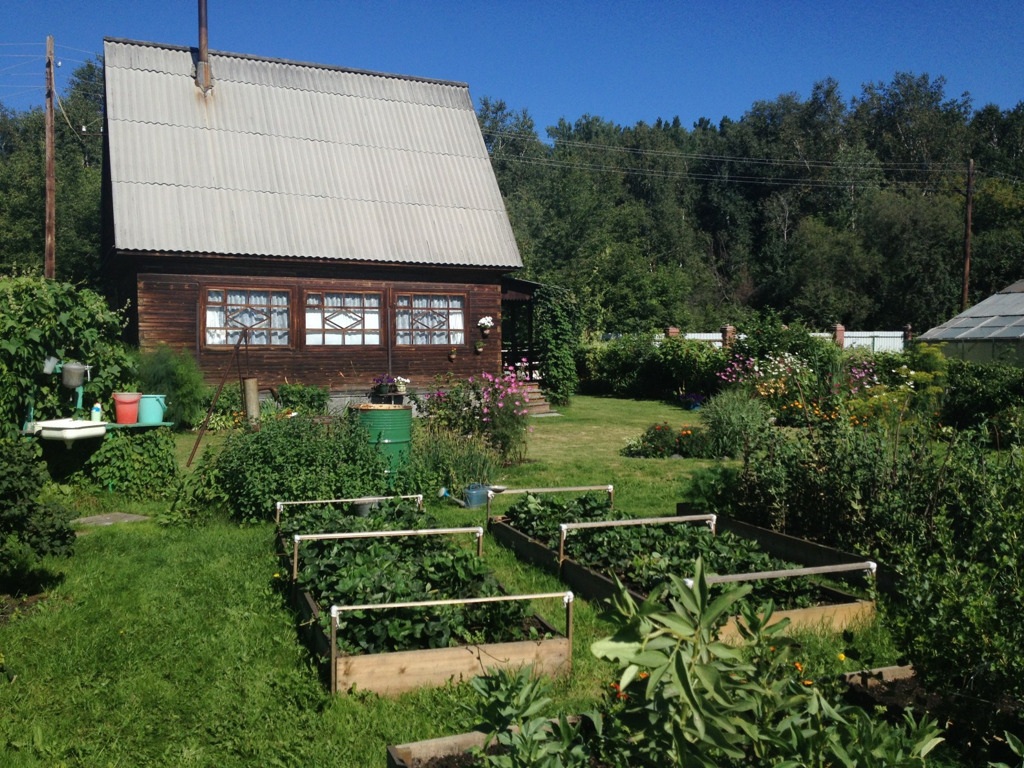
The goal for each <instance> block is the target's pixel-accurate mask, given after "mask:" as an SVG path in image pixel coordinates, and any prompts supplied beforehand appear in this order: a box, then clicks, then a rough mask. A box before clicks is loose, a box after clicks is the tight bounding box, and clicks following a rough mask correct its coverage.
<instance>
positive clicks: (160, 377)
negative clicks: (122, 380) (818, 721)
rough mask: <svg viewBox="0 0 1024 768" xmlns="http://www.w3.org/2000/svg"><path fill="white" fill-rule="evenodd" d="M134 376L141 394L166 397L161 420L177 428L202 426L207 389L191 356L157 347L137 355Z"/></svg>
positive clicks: (167, 348)
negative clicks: (165, 408)
mask: <svg viewBox="0 0 1024 768" xmlns="http://www.w3.org/2000/svg"><path fill="white" fill-rule="evenodd" d="M138 373H139V383H140V385H141V387H142V391H143V392H145V393H147V394H165V395H167V400H166V402H167V411H166V413H165V418H164V420H165V421H170V422H173V423H174V424H175V425H177V426H179V427H196V426H199V425H200V424H202V423H203V418H204V417H205V416H206V407H205V404H206V403H207V402H208V397H209V390H210V387H209V386H207V384H206V383H205V382H204V381H203V374H202V371H200V370H199V365H198V364H197V363H196V359H195V357H193V356H192V355H191V354H189V353H187V352H180V351H175V350H173V349H171V348H170V347H168V346H167V345H165V344H161V345H159V346H158V347H156V348H155V349H151V350H143V351H142V352H141V353H140V354H139V356H138Z"/></svg>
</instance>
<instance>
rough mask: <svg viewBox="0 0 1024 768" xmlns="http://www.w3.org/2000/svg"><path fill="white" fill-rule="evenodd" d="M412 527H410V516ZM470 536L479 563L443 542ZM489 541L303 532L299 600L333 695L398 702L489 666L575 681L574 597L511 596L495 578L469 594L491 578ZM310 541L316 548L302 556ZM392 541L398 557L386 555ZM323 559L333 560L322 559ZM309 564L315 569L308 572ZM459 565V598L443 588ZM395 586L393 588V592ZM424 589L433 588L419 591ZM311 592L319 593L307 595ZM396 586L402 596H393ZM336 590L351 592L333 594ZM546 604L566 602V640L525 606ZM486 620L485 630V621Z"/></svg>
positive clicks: (296, 560)
mask: <svg viewBox="0 0 1024 768" xmlns="http://www.w3.org/2000/svg"><path fill="white" fill-rule="evenodd" d="M317 514H318V513H316V512H315V511H313V510H310V513H309V516H310V518H311V519H313V520H316V519H317ZM362 521H365V522H355V521H351V519H350V522H353V523H354V524H355V525H357V526H358V525H364V526H365V525H373V524H374V523H375V522H377V520H376V519H373V518H371V519H366V518H362ZM403 521H404V522H409V518H408V517H406V518H403ZM469 533H471V534H474V535H476V537H477V547H476V553H475V557H474V556H473V555H472V554H471V553H470V552H469V551H468V550H465V549H462V548H458V547H454V546H451V547H446V546H441V545H440V544H438V543H437V542H438V540H439V538H440V537H441V536H447V535H456V534H469ZM482 534H483V530H482V529H481V528H449V529H397V530H396V529H391V530H354V531H353V530H350V531H340V532H333V533H319V534H310V533H303V534H293V536H292V546H291V547H289V549H291V550H292V552H291V554H292V562H291V564H290V565H291V575H292V582H293V589H292V597H293V600H294V603H295V605H296V607H297V610H298V612H299V614H300V626H301V627H302V633H303V635H304V639H305V641H306V643H307V644H308V645H309V647H310V648H311V649H312V650H313V652H314V653H315V655H316V656H317V658H318V659H319V660H320V662H321V672H322V675H323V678H324V680H325V682H326V683H327V685H328V687H329V689H330V691H331V692H332V693H337V692H344V691H349V690H352V689H358V690H370V691H374V692H377V693H380V694H388V695H394V694H398V693H401V692H403V691H407V690H411V689H414V688H419V687H421V686H427V685H443V684H445V683H447V682H449V681H454V682H459V681H461V680H465V679H468V678H471V677H475V676H476V675H480V674H484V673H485V672H486V670H487V669H489V668H502V667H515V668H518V667H521V666H526V665H532V666H533V667H534V669H536V670H537V671H538V673H540V674H545V675H550V676H560V675H567V674H569V672H570V671H571V649H572V601H573V595H572V593H571V592H557V593H545V594H534V595H507V594H504V593H503V592H502V591H501V590H500V587H499V585H497V582H494V581H493V577H487V576H485V578H484V581H482V582H480V584H481V588H483V592H482V593H480V594H478V595H473V594H467V592H470V591H471V590H473V589H474V586H473V585H474V584H476V581H475V579H477V578H478V577H480V576H481V575H483V574H485V571H484V570H483V569H482V567H481V566H480V564H479V563H480V561H479V558H480V556H481V555H482ZM409 541H421V542H429V543H425V544H423V545H417V544H413V545H409V544H408V543H406V544H405V545H404V549H403V545H402V544H401V542H409ZM360 542H362V544H360ZM382 542H386V544H382ZM303 543H306V544H307V550H306V551H305V552H304V553H303V557H301V558H300V545H301V544H303ZM391 543H394V547H395V548H394V549H393V550H391V549H387V548H386V547H388V546H390V544H391ZM363 546H365V547H376V549H374V550H372V552H371V551H369V550H368V552H367V553H363V554H366V556H365V557H364V556H363V554H361V553H360V548H361V547H363ZM318 553H320V554H322V555H324V556H325V557H326V558H327V559H324V560H317V557H318ZM403 553H404V554H403ZM415 553H421V554H423V558H422V560H418V559H416V557H415ZM410 554H412V556H410ZM332 558H333V559H332ZM348 558H351V568H349V565H350V561H349V559H348ZM300 559H302V560H303V565H304V567H308V570H307V571H301V570H300ZM381 562H390V563H392V564H398V563H411V566H410V572H409V574H395V575H394V578H391V575H392V574H393V572H394V571H395V565H393V567H392V568H389V569H385V570H382V569H381V568H380V563H381ZM420 566H422V568H423V569H424V570H425V571H429V573H427V574H425V575H423V576H422V578H421V577H420V575H419V574H417V573H416V568H417V567H420ZM449 566H450V568H451V569H452V570H453V572H454V575H453V579H454V580H453V581H451V582H450V585H449V586H450V588H452V589H454V593H452V594H448V593H447V592H446V587H445V584H444V583H441V584H438V582H439V581H440V582H444V571H445V569H446V568H447V567H449ZM349 571H351V573H349ZM364 575H369V576H370V579H369V580H368V581H366V582H365V584H366V586H365V587H364V586H362V585H363V583H364V582H363V581H360V579H361V578H362V577H363V576H364ZM403 576H406V578H403ZM373 577H377V580H376V581H374V578H373ZM389 580H390V581H391V582H393V583H392V584H390V585H389V583H388V582H389ZM420 581H422V582H423V584H424V585H425V586H424V587H422V590H421V591H420V592H417V590H418V589H420V587H419V586H418V583H419V582H420ZM414 583H415V584H414ZM307 586H309V587H311V588H309V589H307V588H304V587H307ZM389 586H390V587H391V588H393V591H390V592H389V591H387V589H386V588H387V587H389ZM313 587H315V588H313ZM382 588H385V589H384V592H383V595H384V596H383V598H382V599H381V598H380V597H379V596H380V595H381V594H382V592H381V589H382ZM333 589H341V590H342V591H341V592H340V593H332V590H333ZM360 597H362V598H363V599H360ZM409 598H413V599H409ZM435 598H436V599H435ZM541 599H561V600H562V601H563V603H564V606H565V626H566V629H565V633H564V634H563V633H560V632H558V631H557V630H556V629H555V628H554V627H552V626H551V625H550V624H548V623H547V622H545V621H544V620H543V619H541V618H539V617H536V616H528V615H527V614H526V611H525V604H526V603H529V602H530V601H532V600H541ZM373 600H376V602H371V601H373ZM481 620H482V621H484V622H485V623H484V624H482V625H481V624H478V623H475V622H479V621H481ZM452 621H454V623H452V624H446V622H452ZM504 638H508V639H507V640H506V639H504ZM467 639H468V640H469V641H467Z"/></svg>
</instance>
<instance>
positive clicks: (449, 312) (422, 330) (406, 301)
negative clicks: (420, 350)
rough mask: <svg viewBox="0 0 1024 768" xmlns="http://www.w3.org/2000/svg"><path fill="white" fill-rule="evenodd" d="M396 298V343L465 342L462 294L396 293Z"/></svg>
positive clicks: (446, 343)
mask: <svg viewBox="0 0 1024 768" xmlns="http://www.w3.org/2000/svg"><path fill="white" fill-rule="evenodd" d="M396 299H397V301H396V304H397V308H396V309H395V328H396V334H395V340H396V341H397V343H399V344H412V345H415V346H419V345H424V344H444V345H448V344H463V343H464V342H465V338H466V333H465V327H466V326H465V322H464V315H465V309H464V308H465V305H466V297H465V296H449V295H444V294H437V293H414V294H399V295H398V296H397V297H396Z"/></svg>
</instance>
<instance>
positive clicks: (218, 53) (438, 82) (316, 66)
mask: <svg viewBox="0 0 1024 768" xmlns="http://www.w3.org/2000/svg"><path fill="white" fill-rule="evenodd" d="M103 42H104V43H117V44H119V45H137V46H140V47H146V48H162V49H164V50H167V51H181V52H186V51H187V52H189V53H191V52H193V51H196V50H198V49H197V47H196V46H189V45H171V44H169V43H154V42H149V41H145V40H129V39H126V38H121V37H104V38H103ZM210 56H222V57H225V58H232V59H245V60H247V61H262V62H267V63H270V64H285V65H288V66H294V67H308V68H310V69H325V70H331V71H336V72H347V73H349V74H353V75H368V76H372V77H386V78H391V79H393V80H408V81H410V82H414V83H431V84H433V85H450V86H453V87H456V88H465V89H467V90H468V89H469V83H464V82H461V81H458V80H443V79H440V78H435V77H419V76H417V75H402V74H397V73H395V72H378V71H376V70H372V69H359V68H357V67H340V66H336V65H333V64H317V63H315V62H311V61H295V60H293V59H280V58H276V57H273V56H256V55H254V54H249V53H233V52H231V51H216V50H213V49H212V48H211V49H210Z"/></svg>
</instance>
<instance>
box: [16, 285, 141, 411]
mask: <svg viewBox="0 0 1024 768" xmlns="http://www.w3.org/2000/svg"><path fill="white" fill-rule="evenodd" d="M0 304H2V305H3V307H4V312H3V313H0V424H17V425H19V426H20V425H21V423H22V422H23V421H25V420H26V419H27V417H28V413H29V410H30V409H34V412H35V418H36V419H37V420H38V419H44V418H56V417H67V416H71V415H73V411H74V407H75V406H74V393H73V392H71V391H69V390H68V389H66V388H64V387H62V385H61V383H60V374H57V373H53V374H44V372H43V367H44V363H45V361H46V358H48V357H51V356H52V357H55V358H57V360H59V361H61V362H71V361H77V362H80V363H85V364H88V365H91V366H92V370H91V372H90V377H91V378H90V380H89V381H87V382H85V384H84V395H85V400H86V402H89V403H92V402H95V401H96V400H106V399H107V398H108V397H109V396H110V393H111V392H114V391H119V390H124V389H126V388H130V387H133V386H134V381H135V370H134V364H133V362H132V359H131V356H130V354H129V352H128V349H127V348H126V347H125V346H124V345H123V344H122V343H121V341H120V335H121V330H122V329H123V327H124V323H125V320H124V317H123V316H122V314H121V313H120V312H112V311H111V310H110V309H109V308H108V307H107V304H106V302H105V301H104V299H103V297H102V296H100V295H99V294H97V293H95V292H94V291H91V290H88V289H85V288H78V287H76V286H73V285H69V284H67V283H59V282H56V281H54V280H44V279H43V278H40V277H10V276H0Z"/></svg>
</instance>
